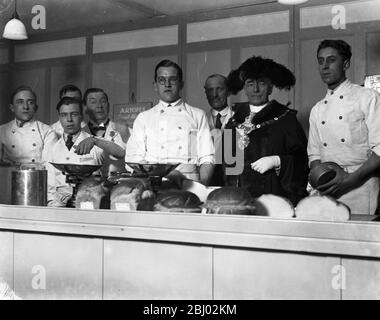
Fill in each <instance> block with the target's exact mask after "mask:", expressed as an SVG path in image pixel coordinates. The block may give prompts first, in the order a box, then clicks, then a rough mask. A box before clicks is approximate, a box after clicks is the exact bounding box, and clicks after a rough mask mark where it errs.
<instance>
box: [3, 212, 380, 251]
mask: <svg viewBox="0 0 380 320" xmlns="http://www.w3.org/2000/svg"><path fill="white" fill-rule="evenodd" d="M361 219H365V218H364V217H363V218H361ZM0 229H3V230H12V231H23V232H37V233H49V234H51V233H53V234H66V235H81V236H86V237H96V238H97V237H99V238H108V237H109V238H126V239H135V240H138V239H144V240H148V241H165V242H174V243H184V244H186V243H188V244H198V245H211V246H219V247H240V248H252V249H263V250H281V251H292V252H305V253H318V254H326V255H340V256H342V255H343V256H362V257H373V258H374V257H377V258H379V257H380V223H378V222H370V221H348V222H324V221H303V220H298V219H276V218H270V217H262V216H222V215H211V214H184V213H161V212H142V211H139V212H119V211H118V212H116V211H109V210H97V211H93V210H83V209H68V208H50V207H49V208H48V207H22V206H9V205H0Z"/></svg>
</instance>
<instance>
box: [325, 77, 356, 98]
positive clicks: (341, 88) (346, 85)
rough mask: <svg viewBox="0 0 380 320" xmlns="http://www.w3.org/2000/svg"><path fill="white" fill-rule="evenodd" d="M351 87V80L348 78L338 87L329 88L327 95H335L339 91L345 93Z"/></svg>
mask: <svg viewBox="0 0 380 320" xmlns="http://www.w3.org/2000/svg"><path fill="white" fill-rule="evenodd" d="M350 87H351V81H350V80H348V79H346V80H345V81H343V82H342V83H341V84H340V85H339V86H338V87H336V88H335V89H334V90H330V89H327V95H328V96H330V95H334V94H339V93H344V92H346V91H347V90H348V89H350Z"/></svg>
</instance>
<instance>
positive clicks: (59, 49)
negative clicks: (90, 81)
mask: <svg viewBox="0 0 380 320" xmlns="http://www.w3.org/2000/svg"><path fill="white" fill-rule="evenodd" d="M84 54H86V38H73V39H64V40H54V41H44V42H36V43H28V44H20V45H16V46H15V61H16V62H22V61H34V60H43V59H52V58H61V57H71V56H79V55H84Z"/></svg>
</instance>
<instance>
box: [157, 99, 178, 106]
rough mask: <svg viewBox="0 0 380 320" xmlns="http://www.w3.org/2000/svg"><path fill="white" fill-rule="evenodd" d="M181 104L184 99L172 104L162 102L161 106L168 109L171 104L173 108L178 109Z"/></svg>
mask: <svg viewBox="0 0 380 320" xmlns="http://www.w3.org/2000/svg"><path fill="white" fill-rule="evenodd" d="M181 103H182V99H181V98H179V99H178V100H177V101H174V102H170V103H169V102H165V101H162V100H160V104H161V106H163V107H164V108H167V107H168V106H169V104H170V106H171V107H176V106H178V105H180V104H181Z"/></svg>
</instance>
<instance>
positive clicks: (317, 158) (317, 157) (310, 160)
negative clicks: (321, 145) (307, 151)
mask: <svg viewBox="0 0 380 320" xmlns="http://www.w3.org/2000/svg"><path fill="white" fill-rule="evenodd" d="M315 160H321V158H320V157H319V156H310V155H309V167H310V164H311V163H312V162H313V161H315Z"/></svg>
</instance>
